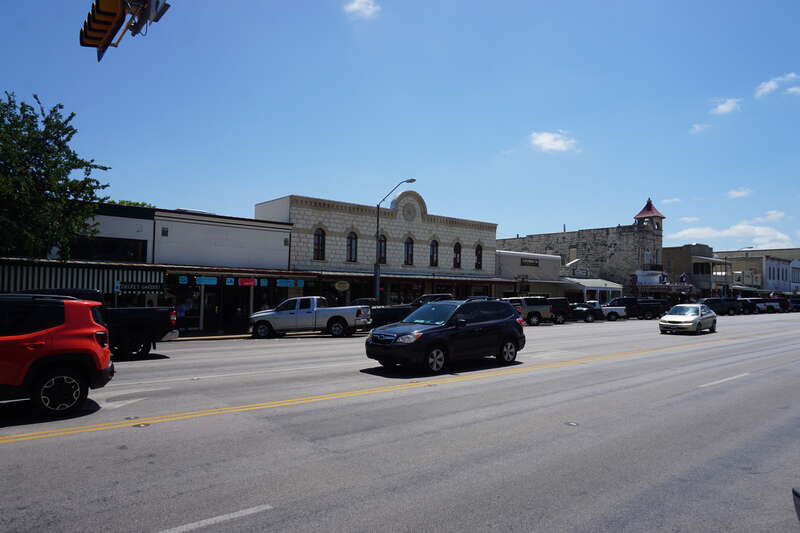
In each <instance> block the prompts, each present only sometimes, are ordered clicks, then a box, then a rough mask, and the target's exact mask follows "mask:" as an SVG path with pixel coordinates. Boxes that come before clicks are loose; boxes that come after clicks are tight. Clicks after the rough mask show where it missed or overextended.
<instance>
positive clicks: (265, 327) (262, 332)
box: [253, 322, 275, 339]
mask: <svg viewBox="0 0 800 533" xmlns="http://www.w3.org/2000/svg"><path fill="white" fill-rule="evenodd" d="M274 335H275V332H274V331H273V330H272V326H271V325H270V323H269V322H256V326H255V327H254V328H253V336H254V337H255V338H257V339H267V338H269V337H272V336H274Z"/></svg>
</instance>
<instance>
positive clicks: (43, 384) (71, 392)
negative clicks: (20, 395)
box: [31, 367, 89, 416]
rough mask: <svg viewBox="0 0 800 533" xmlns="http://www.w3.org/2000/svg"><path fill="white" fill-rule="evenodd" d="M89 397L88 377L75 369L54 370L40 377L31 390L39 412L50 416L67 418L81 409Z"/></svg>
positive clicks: (34, 403)
mask: <svg viewBox="0 0 800 533" xmlns="http://www.w3.org/2000/svg"><path fill="white" fill-rule="evenodd" d="M88 395H89V383H88V381H87V380H86V376H84V375H83V372H81V371H80V370H78V369H75V368H69V367H64V368H53V369H50V370H47V371H46V372H45V373H44V374H42V375H41V376H39V377H38V378H37V379H36V381H35V382H34V383H33V388H32V389H31V401H32V402H33V405H34V407H35V408H36V410H37V411H39V412H40V413H42V414H45V415H48V416H66V415H69V414H72V413H74V412H75V411H77V410H78V409H80V408H81V407H82V406H83V404H84V402H85V401H86V397H87V396H88Z"/></svg>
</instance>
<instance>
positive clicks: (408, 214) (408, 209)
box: [403, 204, 417, 222]
mask: <svg viewBox="0 0 800 533" xmlns="http://www.w3.org/2000/svg"><path fill="white" fill-rule="evenodd" d="M403 218H404V219H406V222H414V219H415V218H417V210H416V208H415V207H414V206H413V205H412V204H406V205H405V206H403Z"/></svg>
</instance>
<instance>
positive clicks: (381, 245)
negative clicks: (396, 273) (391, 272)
mask: <svg viewBox="0 0 800 533" xmlns="http://www.w3.org/2000/svg"><path fill="white" fill-rule="evenodd" d="M378 263H379V264H381V265H385V264H386V235H381V236H380V237H378Z"/></svg>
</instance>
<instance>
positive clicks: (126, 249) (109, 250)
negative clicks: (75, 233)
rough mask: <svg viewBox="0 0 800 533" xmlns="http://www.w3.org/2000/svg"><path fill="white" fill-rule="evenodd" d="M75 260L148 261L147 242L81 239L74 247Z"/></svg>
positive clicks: (98, 238)
mask: <svg viewBox="0 0 800 533" xmlns="http://www.w3.org/2000/svg"><path fill="white" fill-rule="evenodd" d="M72 258H73V259H88V260H98V261H114V260H117V261H133V262H140V263H144V262H146V261H147V241H145V240H139V239H120V238H117V237H91V238H79V239H77V240H76V241H75V242H74V243H73V245H72Z"/></svg>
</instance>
